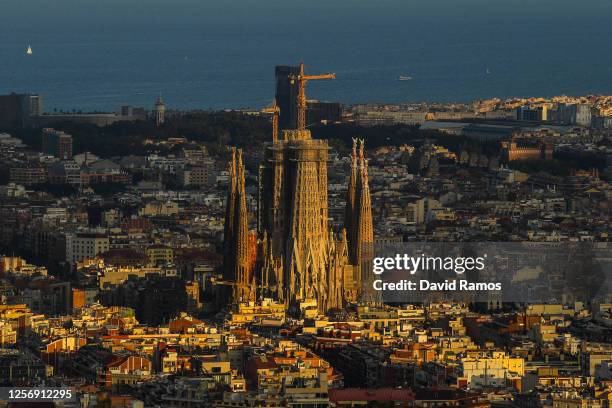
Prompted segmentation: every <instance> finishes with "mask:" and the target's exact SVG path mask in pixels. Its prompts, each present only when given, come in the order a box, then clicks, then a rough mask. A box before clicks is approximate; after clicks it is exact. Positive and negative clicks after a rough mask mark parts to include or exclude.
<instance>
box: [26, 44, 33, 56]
mask: <svg viewBox="0 0 612 408" xmlns="http://www.w3.org/2000/svg"><path fill="white" fill-rule="evenodd" d="M26 54H27V55H32V47H31V46H30V45H28V49H27V50H26Z"/></svg>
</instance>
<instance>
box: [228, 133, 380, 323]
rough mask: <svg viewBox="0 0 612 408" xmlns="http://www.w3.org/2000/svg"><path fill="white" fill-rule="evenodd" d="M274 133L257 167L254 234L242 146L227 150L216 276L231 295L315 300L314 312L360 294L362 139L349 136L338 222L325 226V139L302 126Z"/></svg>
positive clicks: (367, 225) (365, 258)
mask: <svg viewBox="0 0 612 408" xmlns="http://www.w3.org/2000/svg"><path fill="white" fill-rule="evenodd" d="M277 133H278V131H275V132H274V134H273V140H272V141H271V142H269V143H267V144H265V146H264V149H265V151H264V157H263V160H262V162H261V163H260V166H259V176H258V184H259V185H258V197H257V199H258V205H257V230H256V231H254V232H250V231H249V230H248V213H247V205H246V202H247V200H246V198H247V197H246V192H245V170H244V163H243V158H242V152H241V150H237V149H232V153H231V159H230V163H229V168H228V171H229V187H228V193H227V203H226V216H225V230H224V233H225V235H224V275H223V280H224V281H225V282H231V283H232V287H233V290H232V294H231V296H233V300H234V301H235V302H241V301H253V300H257V299H260V298H263V297H267V298H273V299H276V300H278V301H279V302H284V303H285V304H286V305H287V308H288V310H293V311H298V310H300V308H302V307H313V306H316V308H317V310H318V312H319V313H326V312H328V311H330V310H333V309H339V308H343V307H344V306H345V305H346V304H347V303H351V302H358V301H360V300H363V298H362V297H363V293H362V286H363V283H364V282H365V280H366V279H368V276H369V275H371V273H369V267H368V265H369V264H368V262H370V261H371V257H372V247H373V244H374V229H373V225H372V204H371V198H370V189H369V184H368V162H367V160H366V158H365V155H364V142H363V140H357V139H354V140H353V150H352V154H351V169H350V177H349V184H348V190H347V191H348V192H347V199H346V210H345V217H344V228H342V230H341V231H332V229H331V228H330V225H329V224H330V218H329V212H328V194H327V161H328V153H329V145H328V143H327V141H326V140H318V139H313V138H312V135H311V133H310V131H309V130H307V129H290V130H283V132H282V135H281V137H276V135H277Z"/></svg>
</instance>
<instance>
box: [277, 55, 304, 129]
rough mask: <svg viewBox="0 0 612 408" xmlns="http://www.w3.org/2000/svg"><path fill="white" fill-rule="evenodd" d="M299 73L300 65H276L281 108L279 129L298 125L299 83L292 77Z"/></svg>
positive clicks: (278, 101) (278, 100)
mask: <svg viewBox="0 0 612 408" xmlns="http://www.w3.org/2000/svg"><path fill="white" fill-rule="evenodd" d="M299 73H300V67H299V66H288V65H279V66H277V67H276V70H275V76H276V103H277V104H278V107H279V109H280V114H279V117H278V127H279V129H295V128H296V127H297V117H298V110H297V97H298V84H297V83H296V82H293V83H292V82H291V80H290V77H291V76H292V75H298V74H299Z"/></svg>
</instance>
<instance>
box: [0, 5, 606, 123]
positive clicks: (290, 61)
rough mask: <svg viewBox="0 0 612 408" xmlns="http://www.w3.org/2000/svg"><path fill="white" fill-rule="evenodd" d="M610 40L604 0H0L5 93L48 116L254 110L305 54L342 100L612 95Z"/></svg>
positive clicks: (318, 87) (333, 96) (315, 90)
mask: <svg viewBox="0 0 612 408" xmlns="http://www.w3.org/2000/svg"><path fill="white" fill-rule="evenodd" d="M28 46H31V48H32V54H31V55H27V54H26V49H27V47H28ZM611 48H612V1H611V0H580V1H577V0H308V1H306V0H218V1H217V0H215V1H213V0H106V1H105V0H97V1H96V0H54V1H48V0H1V1H0V94H6V93H10V92H17V93H26V92H27V93H36V94H40V95H42V96H43V99H44V108H45V110H46V111H48V112H53V111H56V110H57V111H59V110H63V111H72V110H77V111H117V110H118V109H119V107H120V106H122V105H133V106H143V107H146V108H148V109H150V108H152V107H153V103H154V101H155V99H156V98H157V97H158V96H160V95H161V96H162V97H163V99H164V101H165V102H166V105H167V107H168V108H169V109H182V110H183V109H258V108H261V107H264V106H267V105H269V104H271V102H272V98H273V96H274V86H275V81H274V66H275V65H295V64H298V63H299V62H300V61H303V62H304V63H305V65H306V72H307V73H312V74H315V73H324V72H334V73H335V74H336V79H335V80H331V81H318V82H311V83H309V85H308V89H307V95H308V97H309V98H310V99H318V100H325V101H337V102H342V103H344V104H357V103H412V102H470V101H472V100H475V99H484V98H491V97H501V98H508V97H515V96H516V97H527V96H544V97H549V96H553V95H559V94H566V95H585V94H612V75H611V74H612V49H611ZM399 76H409V77H411V79H410V80H406V81H399V80H398V78H399Z"/></svg>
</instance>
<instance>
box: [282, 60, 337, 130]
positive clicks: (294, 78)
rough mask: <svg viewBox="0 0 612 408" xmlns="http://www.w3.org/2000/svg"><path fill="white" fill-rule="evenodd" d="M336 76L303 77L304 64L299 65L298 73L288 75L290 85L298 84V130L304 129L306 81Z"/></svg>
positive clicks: (334, 76) (334, 75)
mask: <svg viewBox="0 0 612 408" xmlns="http://www.w3.org/2000/svg"><path fill="white" fill-rule="evenodd" d="M335 78H336V74H320V75H305V74H304V63H303V62H301V63H300V73H299V74H297V75H295V74H292V75H289V81H291V85H293V84H295V83H296V82H297V83H298V100H297V110H298V121H297V128H298V130H304V129H306V83H307V82H308V81H318V80H322V79H335Z"/></svg>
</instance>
